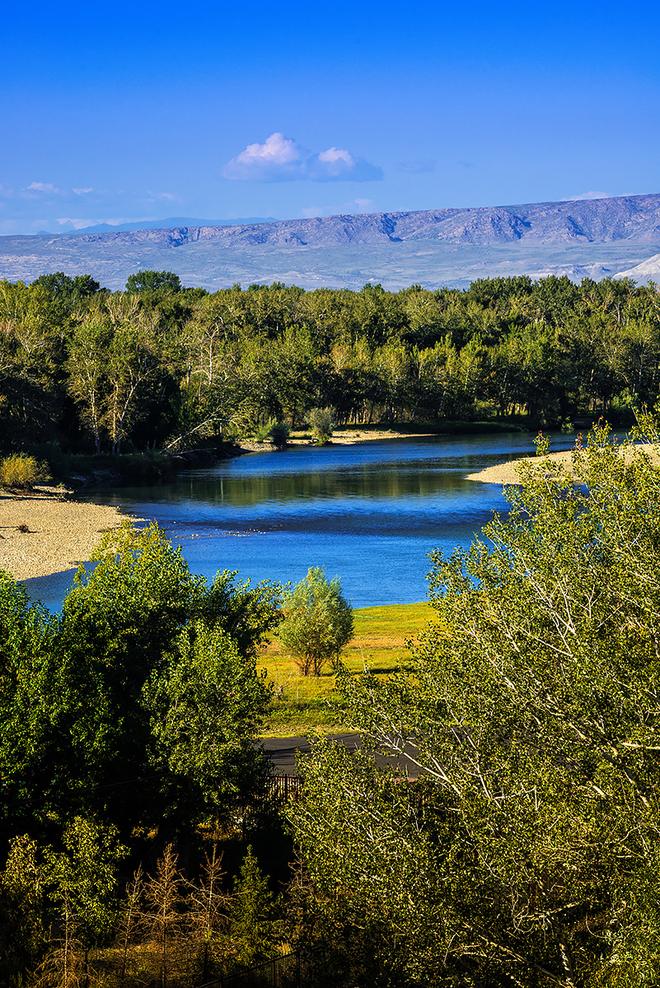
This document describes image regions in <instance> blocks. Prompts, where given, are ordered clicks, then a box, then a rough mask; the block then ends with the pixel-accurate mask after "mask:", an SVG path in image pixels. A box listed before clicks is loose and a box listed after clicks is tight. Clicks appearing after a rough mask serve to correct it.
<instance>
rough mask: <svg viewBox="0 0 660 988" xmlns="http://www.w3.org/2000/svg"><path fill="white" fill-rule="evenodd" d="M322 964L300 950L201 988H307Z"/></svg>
mask: <svg viewBox="0 0 660 988" xmlns="http://www.w3.org/2000/svg"><path fill="white" fill-rule="evenodd" d="M317 964H318V958H317V957H316V955H313V954H307V953H303V952H302V951H296V952H292V953H289V954H281V955H279V956H278V957H273V958H272V959H271V960H269V961H264V962H263V963H262V964H257V965H255V966H254V967H250V968H246V969H245V970H242V971H234V972H233V973H232V974H226V975H224V976H223V977H221V978H216V979H215V980H214V981H207V982H206V983H205V984H204V985H201V986H200V988H303V985H304V984H306V981H307V978H308V976H309V975H310V974H312V972H313V971H314V970H315V968H316V965H317Z"/></svg>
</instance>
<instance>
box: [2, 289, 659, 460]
mask: <svg viewBox="0 0 660 988" xmlns="http://www.w3.org/2000/svg"><path fill="white" fill-rule="evenodd" d="M658 316H659V308H658V291H657V288H655V287H654V286H652V285H650V286H646V287H635V286H634V285H633V284H632V283H630V282H626V281H610V280H604V281H601V282H598V283H596V282H594V281H591V280H590V279H585V280H584V281H583V282H582V283H581V284H580V285H579V286H578V285H574V284H573V283H572V282H570V281H569V280H568V278H557V277H549V278H543V279H541V280H539V281H538V282H534V281H532V280H531V279H530V278H527V277H516V278H492V279H483V280H479V281H476V282H474V283H473V284H472V285H471V286H470V288H469V289H467V290H465V291H458V290H449V289H443V290H438V291H427V290H425V289H422V288H421V287H420V286H419V285H413V286H411V287H410V288H407V289H405V290H403V291H400V292H387V291H384V290H383V289H382V288H381V287H380V286H366V287H365V288H364V289H363V290H362V291H359V292H353V291H346V290H341V289H337V290H334V289H318V290H315V291H310V292H305V291H303V290H302V289H300V288H295V287H287V286H284V285H281V284H274V285H270V286H250V287H249V288H247V289H245V290H243V289H241V288H240V287H238V286H234V287H232V288H226V289H222V290H221V291H218V292H215V293H213V294H207V293H206V292H205V291H203V290H202V289H197V288H182V287H181V285H180V283H179V279H178V278H177V276H176V275H173V274H171V273H169V272H158V271H144V272H139V273H137V274H136V275H133V276H132V277H131V279H129V284H128V285H127V291H126V292H107V291H100V290H98V285H97V284H96V283H95V282H93V280H92V279H89V278H86V277H84V276H81V277H79V278H74V279H71V278H68V277H67V276H66V275H63V274H61V273H55V274H53V275H47V276H44V277H43V278H39V279H37V281H35V282H34V283H33V284H31V285H25V284H22V283H20V282H19V283H17V284H11V283H9V282H0V327H2V331H1V332H0V435H2V436H3V442H4V444H5V446H6V447H7V448H8V450H12V451H13V450H14V449H22V448H24V447H25V446H26V445H28V444H30V445H34V446H38V445H40V444H42V443H43V442H45V441H47V440H48V441H50V442H56V443H62V444H66V445H67V446H69V448H71V449H75V450H77V449H80V448H82V449H85V448H87V449H92V450H94V451H96V452H100V451H103V450H109V451H111V452H115V453H117V452H121V451H130V450H145V449H152V448H153V447H154V446H156V447H165V448H168V449H177V448H181V447H182V446H184V445H185V444H186V443H191V442H192V443H200V442H201V443H208V442H210V443H213V442H215V441H217V440H218V439H221V438H224V439H241V438H247V437H250V436H254V435H262V436H263V437H264V438H269V437H270V438H273V439H274V441H276V442H279V441H280V440H279V439H276V438H275V437H274V436H273V432H272V423H277V424H278V428H279V427H280V426H281V425H284V424H286V425H287V426H288V427H301V426H303V425H305V423H307V422H310V424H311V425H312V429H313V431H316V430H315V427H314V424H313V420H314V418H315V417H316V416H318V415H321V416H322V419H323V421H322V422H321V421H320V420H319V422H320V428H319V430H318V434H319V437H320V441H327V439H328V437H329V435H330V434H331V432H332V428H331V421H328V419H330V420H334V422H336V423H338V424H345V423H347V422H351V423H368V422H375V421H399V422H407V421H408V422H410V421H412V422H421V423H425V422H430V421H441V420H452V419H475V418H483V417H484V416H505V415H525V416H528V417H529V418H530V419H531V420H532V421H533V422H538V423H540V424H546V423H547V424H558V423H561V422H564V421H566V419H570V420H571V421H574V420H575V419H576V418H580V417H582V416H588V417H589V418H590V420H593V418H594V417H597V416H598V414H606V415H608V416H610V417H612V416H619V417H626V416H627V417H628V420H629V419H630V407H631V406H637V407H641V406H642V405H644V404H648V405H649V406H652V405H653V404H654V402H655V400H656V399H657V396H658V385H659V371H658V366H659V362H658V355H659V352H660V335H659V332H658V328H659V325H660V323H659V318H658ZM328 409H332V410H333V411H332V414H331V415H329V413H328V412H327V410H328ZM310 417H311V418H310ZM279 435H280V439H281V438H283V436H282V431H281V429H280V433H279Z"/></svg>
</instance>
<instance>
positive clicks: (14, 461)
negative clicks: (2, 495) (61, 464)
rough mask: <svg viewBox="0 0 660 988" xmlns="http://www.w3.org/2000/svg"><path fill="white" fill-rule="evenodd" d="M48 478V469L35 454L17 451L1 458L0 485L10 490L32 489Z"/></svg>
mask: <svg viewBox="0 0 660 988" xmlns="http://www.w3.org/2000/svg"><path fill="white" fill-rule="evenodd" d="M46 480H48V469H47V467H46V464H45V463H40V462H39V460H37V459H36V458H35V457H34V456H26V455H25V454H24V453H15V454H14V455H13V456H6V457H5V458H4V460H0V485H1V486H2V487H8V488H9V489H10V490H24V491H29V490H32V488H33V487H34V485H35V484H39V483H43V482H44V481H46Z"/></svg>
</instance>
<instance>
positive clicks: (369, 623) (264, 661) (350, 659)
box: [259, 603, 433, 737]
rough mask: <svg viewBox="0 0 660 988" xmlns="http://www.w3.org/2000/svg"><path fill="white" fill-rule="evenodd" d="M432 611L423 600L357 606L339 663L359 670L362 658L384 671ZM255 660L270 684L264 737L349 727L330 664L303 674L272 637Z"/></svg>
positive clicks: (392, 665)
mask: <svg viewBox="0 0 660 988" xmlns="http://www.w3.org/2000/svg"><path fill="white" fill-rule="evenodd" d="M432 613H433V612H432V610H431V607H430V606H429V605H428V604H427V603H422V604H392V605H390V606H389V607H365V608H362V609H360V610H356V611H355V612H354V618H355V637H354V638H353V640H352V641H351V643H350V644H349V645H348V646H347V648H346V649H345V651H344V653H343V656H342V659H343V662H344V664H345V665H346V666H347V667H348V668H349V669H351V670H353V671H355V672H359V671H360V670H361V669H362V668H363V666H364V665H365V663H366V664H367V665H369V666H370V668H371V669H373V670H374V672H376V673H381V674H382V675H387V674H388V673H389V672H391V671H392V670H393V669H395V668H396V666H397V665H398V664H399V661H400V659H401V657H402V656H404V657H405V655H406V645H405V643H406V641H407V640H408V639H410V638H414V637H415V636H416V635H417V634H418V633H419V632H420V631H421V630H422V629H423V628H424V627H425V626H426V624H427V623H428V621H429V619H430V617H431V615H432ZM259 666H260V667H261V668H265V669H266V670H267V672H268V677H269V679H270V680H271V681H272V682H273V683H274V684H275V701H274V704H273V710H272V712H271V715H270V718H269V720H268V723H267V725H266V729H265V730H264V736H265V737H288V736H294V735H298V734H306V733H308V732H309V731H311V730H312V729H314V728H319V729H320V730H322V731H327V732H333V731H342V730H349V729H350V724H347V723H346V722H345V719H344V717H343V714H342V709H341V703H340V697H339V694H338V693H337V690H336V688H335V677H334V675H333V673H332V671H331V670H327V671H326V673H325V674H324V675H323V676H319V677H316V676H302V675H301V674H300V673H299V671H298V668H297V666H296V664H295V662H294V661H293V659H292V658H291V657H290V656H289V655H287V654H286V652H284V651H283V650H282V648H281V647H280V644H279V642H278V641H277V640H275V641H273V642H272V643H271V644H270V645H269V646H268V649H267V650H266V651H265V652H264V654H263V655H262V656H261V657H260V660H259Z"/></svg>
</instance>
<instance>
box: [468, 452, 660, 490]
mask: <svg viewBox="0 0 660 988" xmlns="http://www.w3.org/2000/svg"><path fill="white" fill-rule="evenodd" d="M625 448H626V449H627V450H628V449H632V448H634V449H636V450H637V451H639V450H643V451H644V452H645V453H648V455H649V456H650V457H651V461H652V462H653V463H655V464H660V449H659V448H658V447H657V446H655V445H653V444H651V443H643V444H640V445H638V446H635V447H630V446H629V447H625ZM573 452H574V450H572V449H566V450H561V451H558V452H556V453H548V454H547V456H520V457H518V458H517V459H515V460H509V461H508V462H507V463H496V464H495V465H494V466H492V467H484V469H483V470H477V472H476V473H468V474H466V477H465V479H466V480H475V481H477V482H478V483H481V484H501V485H505V486H506V485H509V486H511V485H515V484H519V483H520V477H519V475H518V467H519V466H520V465H521V464H522V465H525V464H531V465H536V466H543V464H546V463H548V464H553V465H555V466H556V465H559V466H563V467H568V469H569V472H570V467H571V460H572V456H573ZM624 455H625V454H624Z"/></svg>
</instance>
